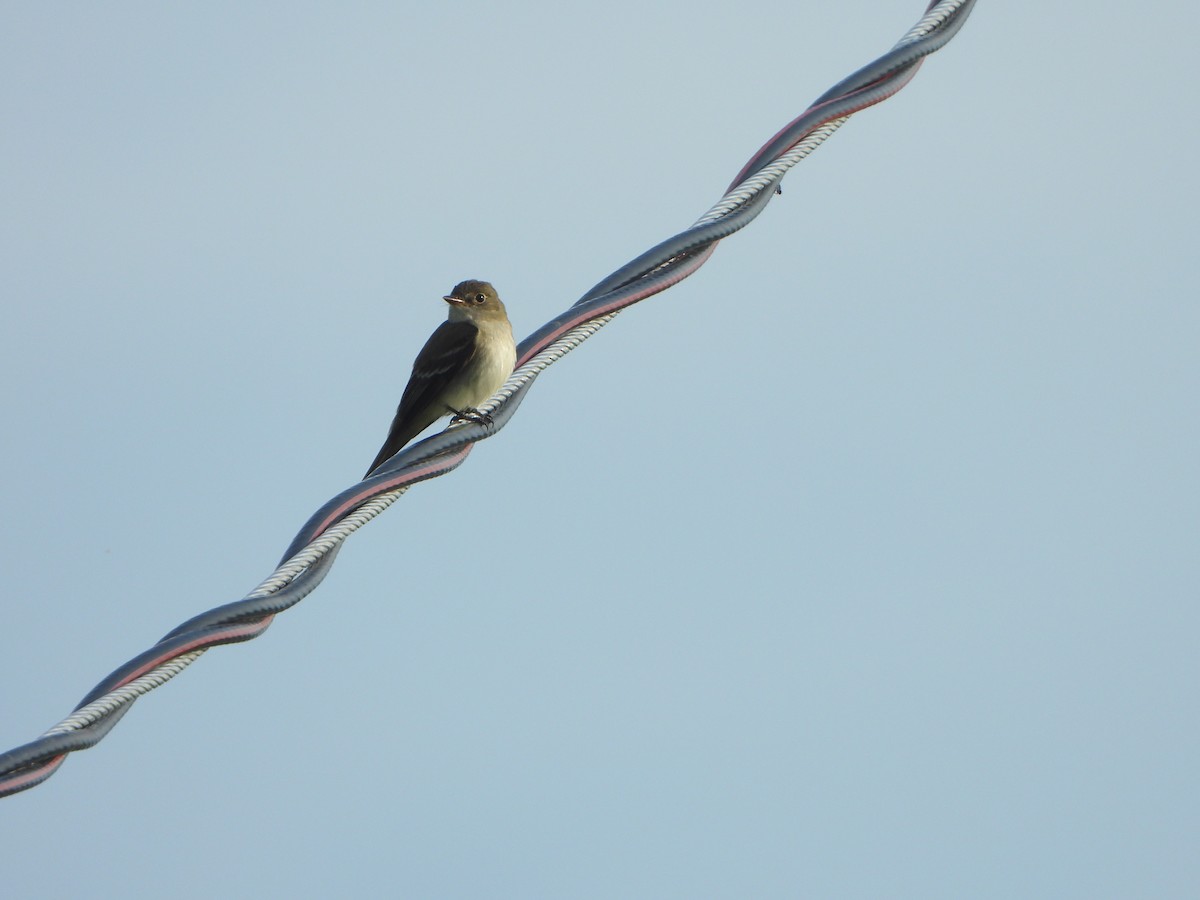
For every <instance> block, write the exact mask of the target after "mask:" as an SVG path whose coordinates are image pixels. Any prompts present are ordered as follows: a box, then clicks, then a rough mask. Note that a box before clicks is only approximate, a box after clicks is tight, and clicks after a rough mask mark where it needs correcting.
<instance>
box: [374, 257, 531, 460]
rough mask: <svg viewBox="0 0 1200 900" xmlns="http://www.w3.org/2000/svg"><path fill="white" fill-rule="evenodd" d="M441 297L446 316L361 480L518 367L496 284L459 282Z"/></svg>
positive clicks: (463, 411)
mask: <svg viewBox="0 0 1200 900" xmlns="http://www.w3.org/2000/svg"><path fill="white" fill-rule="evenodd" d="M442 299H443V300H445V301H446V302H447V303H449V304H450V315H449V316H448V317H447V319H446V321H445V322H443V323H442V324H441V325H439V326H438V327H437V329H436V330H435V331H434V332H433V334H431V335H430V336H429V340H428V341H426V342H425V346H424V347H422V348H421V352H420V353H418V354H417V360H416V362H414V363H413V369H412V375H410V376H409V379H408V385H407V386H406V387H405V388H404V394H403V395H402V396H401V398H400V405H399V406H398V407H397V408H396V418H395V419H393V420H392V427H391V430H390V431H388V436H387V440H385V441H384V442H383V447H381V448H380V450H379V453H378V455H376V457H375V461H374V462H372V463H371V467H370V468H369V469H367V475H364V476H363V477H364V478H365V477H367V476H369V475H370V474H371V473H372V472H374V471H375V470H376V469H378V468H379V466H380V465H382V464H383V463H384V462H386V461H387V460H388V459H390V458H391V457H392V456H394V455H395V454H396V452H397V451H398V450H399V449H400V448H401V447H403V446H404V445H405V444H407V443H408V442H409V441H411V440H412V439H413V438H415V437H416V436H417V435H418V434H420V433H421V432H422V431H424V430H425V429H426V428H428V427H429V426H430V425H431V424H432V423H433V422H435V421H437V420H438V419H440V418H441V417H442V416H447V415H453V416H466V417H469V416H470V415H471V412H472V410H473V407H475V406H476V405H477V404H479V403H482V402H483V401H484V400H486V399H487V398H488V397H490V396H492V394H494V393H496V390H497V389H498V388H499V387H500V385H502V384H504V382H505V380H506V379H507V378H508V376H509V375H511V374H512V370H513V366H514V365H516V362H517V345H516V343H515V342H514V341H513V332H512V325H510V324H509V322H508V314H507V313H506V312H505V310H504V304H503V303H501V302H500V297H499V295H498V294H497V293H496V289H495V288H493V287H492V286H491V285H490V284H488V283H487V282H486V281H474V280H472V281H463V282H461V283H459V284H457V285H455V287H454V290H452V291H451V292H450V293H449V294H447V295H446V296H445V297H443V298H442Z"/></svg>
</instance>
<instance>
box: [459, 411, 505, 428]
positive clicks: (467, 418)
mask: <svg viewBox="0 0 1200 900" xmlns="http://www.w3.org/2000/svg"><path fill="white" fill-rule="evenodd" d="M451 412H453V413H454V416H453V417H452V418H451V419H450V424H451V425H453V424H454V423H455V422H469V423H470V424H472V425H484V426H487V427H490V426H492V425H495V424H496V422H495V420H494V419H493V418H492V414H491V413H485V412H480V411H479V410H477V409H475V407H473V406H469V407H467V408H466V409H454V410H451Z"/></svg>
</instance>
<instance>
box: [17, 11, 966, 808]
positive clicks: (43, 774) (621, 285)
mask: <svg viewBox="0 0 1200 900" xmlns="http://www.w3.org/2000/svg"><path fill="white" fill-rule="evenodd" d="M974 3H975V0H941V2H938V0H934V2H932V3H930V4H929V6H928V7H927V9H926V12H925V14H924V15H923V16H922V18H921V20H920V21H919V22H917V24H916V25H914V26H913V27H912V28H910V29H909V30H908V32H906V34H905V36H904V37H903V38H901V40H900V41H899V42H898V43H897V44H896V45H895V46H894V47H893V48H892V50H890V51H889V52H888V53H886V54H884V55H883V56H881V57H880V58H879V59H877V60H876V61H874V62H873V63H870V64H868V65H867V66H865V67H863V68H862V69H859V70H858V71H857V72H855V73H853V74H852V75H850V76H848V77H847V78H845V79H843V80H842V81H841V82H839V83H838V84H837V85H835V86H834V87H833V88H830V89H829V90H828V91H826V92H825V93H824V94H823V95H821V97H819V98H818V99H817V101H816V102H814V104H813V105H812V106H810V107H809V109H808V110H806V111H805V112H804V113H803V114H801V116H799V117H798V118H797V119H795V120H793V122H792V123H790V124H789V125H787V126H785V128H784V129H783V130H781V131H780V132H779V133H778V134H777V135H776V136H775V137H774V138H772V139H771V140H770V141H768V143H767V144H765V145H764V146H763V147H762V148H761V149H760V150H759V151H758V152H757V153H756V154H755V155H754V156H753V157H752V158H751V160H750V161H749V162H748V163H747V164H746V166H745V167H744V168H743V170H742V172H741V173H739V175H738V177H737V178H735V179H734V182H733V183H732V184H731V185H730V187H729V189H728V190H727V191H726V193H725V195H724V196H723V197H722V198H721V199H720V200H719V201H718V202H717V203H716V204H715V205H714V206H712V207H711V208H710V209H709V210H708V211H707V212H706V213H704V215H702V216H701V217H700V218H699V219H698V220H696V222H695V223H694V224H693V225H692V226H690V227H689V228H687V229H685V230H684V231H682V232H680V233H679V234H678V235H675V236H674V237H672V238H669V239H668V240H666V241H663V242H661V243H660V244H658V245H656V246H655V247H653V248H651V249H650V250H648V251H646V252H645V253H643V254H642V255H641V256H639V257H637V258H636V259H635V260H633V261H631V262H630V263H627V264H626V265H625V266H622V267H621V268H620V269H618V270H616V271H615V272H613V273H612V274H611V275H609V276H607V277H606V278H605V279H603V280H602V281H600V282H599V283H597V284H596V285H595V286H594V287H593V288H592V289H591V290H589V291H588V292H587V293H585V294H584V295H583V296H582V297H581V298H580V299H579V300H578V301H576V302H575V303H574V304H573V305H572V306H571V307H570V308H569V309H568V310H567V311H566V312H565V313H564V314H562V315H561V316H559V317H557V318H556V319H553V320H551V321H550V322H548V323H546V324H545V325H543V326H542V327H541V328H540V329H538V330H537V331H536V332H534V333H533V334H532V335H530V336H529V337H528V338H526V339H525V340H524V341H522V343H521V345H520V347H519V348H518V366H517V368H516V370H515V371H514V372H513V374H512V375H511V376H510V378H509V379H508V380H507V381H506V382H505V383H504V385H502V386H501V388H500V389H499V390H498V391H497V392H496V394H495V395H494V396H492V397H491V398H490V399H488V400H487V401H486V402H485V403H484V404H483V405H481V406H480V407H479V410H480V412H481V413H482V414H483V415H482V416H481V420H480V421H470V422H466V421H461V422H452V423H451V425H450V426H449V427H448V428H446V429H445V430H444V431H442V432H439V433H438V434H435V435H432V436H431V437H429V438H426V439H424V440H422V441H420V442H417V443H414V444H411V445H409V446H408V447H406V448H404V449H402V450H401V451H400V452H399V453H397V454H396V455H395V456H394V457H392V458H391V459H390V460H388V461H387V462H385V463H383V464H382V465H381V466H380V467H379V468H378V469H377V470H376V471H375V473H374V474H372V476H371V477H369V478H367V479H365V480H364V481H362V482H360V483H359V484H356V485H354V486H352V487H350V488H347V489H346V490H345V491H342V492H341V493H340V494H338V495H337V496H335V497H334V498H332V499H331V500H329V501H328V502H327V503H325V504H324V505H323V506H322V507H321V508H320V509H319V510H317V512H316V513H314V514H313V516H312V517H310V519H309V520H308V522H307V523H305V525H304V527H303V528H301V530H300V532H299V533H298V534H297V535H296V537H295V538H294V539H293V541H292V542H291V544H290V545H289V547H288V550H287V551H286V552H285V553H284V555H283V558H282V560H281V561H280V563H279V565H278V567H277V568H276V569H275V571H274V572H272V573H271V575H269V576H268V577H267V578H266V579H264V580H263V582H262V583H260V584H259V585H258V586H257V587H256V588H254V590H252V591H251V592H250V593H249V594H247V595H246V596H245V597H244V598H243V599H241V600H238V601H234V602H232V603H227V604H225V605H223V606H219V607H217V608H215V609H212V610H209V611H207V612H205V613H202V614H201V615H198V616H195V617H193V618H192V619H189V620H188V621H186V622H184V623H182V624H181V625H179V626H178V627H176V628H175V629H173V630H172V631H171V632H169V633H168V634H166V635H165V636H164V637H163V638H162V639H161V640H160V641H159V642H158V643H157V644H155V645H154V646H153V647H151V648H150V649H149V650H147V651H145V652H144V653H142V654H140V655H139V656H137V657H135V658H134V659H132V660H130V661H129V662H127V663H126V664H125V665H123V666H122V667H120V668H119V669H117V670H115V671H114V672H112V673H111V674H110V675H109V676H108V677H107V678H105V679H104V680H103V681H101V682H100V683H99V684H98V685H97V686H96V687H95V688H93V690H92V691H91V692H90V693H89V694H88V695H87V696H86V697H85V698H84V699H83V700H82V701H81V702H80V704H79V705H78V706H77V707H76V709H75V710H74V711H73V712H72V714H71V715H70V716H68V717H67V718H65V719H63V720H62V721H61V722H59V723H58V724H56V725H54V726H53V727H52V728H50V729H49V730H47V731H46V732H45V733H44V734H43V735H42V736H41V737H40V738H38V739H37V740H35V741H33V742H31V743H29V744H26V745H24V746H21V747H17V748H14V749H13V750H10V751H8V752H7V753H4V754H0V797H3V796H7V795H8V794H12V793H15V792H17V791H21V790H25V789H27V788H30V787H33V786H34V785H37V784H40V783H41V782H42V781H44V780H45V779H46V778H48V777H49V776H50V775H52V774H53V773H54V772H55V771H57V769H58V767H59V766H60V765H61V764H62V762H63V760H64V759H65V756H66V754H67V753H69V752H72V751H74V750H80V749H85V748H87V747H90V746H93V745H94V744H95V743H97V742H98V741H99V740H101V739H102V738H103V737H104V736H105V735H106V734H107V733H108V731H110V730H111V729H112V727H113V726H114V725H115V724H116V723H117V722H118V721H119V720H120V719H121V717H122V716H123V715H124V714H125V712H126V711H127V710H128V709H129V708H130V706H131V704H132V703H133V702H134V701H135V700H136V699H138V698H139V697H141V696H143V695H145V694H146V693H149V692H150V691H151V690H154V689H155V688H157V687H159V686H160V685H162V684H165V683H166V682H167V681H169V680H170V679H171V678H173V677H175V675H177V674H178V673H179V672H182V671H183V670H184V669H185V668H187V667H188V666H189V665H190V664H191V663H192V662H194V661H195V660H196V659H198V658H199V657H200V656H201V655H203V654H204V653H205V652H206V651H207V650H208V649H209V648H210V647H214V646H217V645H219V644H226V643H236V642H240V641H246V640H251V639H253V638H255V637H257V636H258V635H259V634H261V633H262V632H263V631H265V630H266V629H267V627H269V626H270V624H271V621H272V620H273V619H274V617H275V615H276V614H277V613H279V612H282V611H283V610H286V609H288V608H290V607H291V606H293V605H295V604H296V603H298V602H299V601H300V600H302V599H303V598H304V597H305V596H307V595H308V594H309V593H311V592H312V591H313V590H315V589H316V587H317V586H318V585H319V584H320V583H321V581H322V580H323V578H324V577H325V574H326V573H327V572H328V571H329V569H330V567H331V566H332V565H333V562H334V560H335V559H336V557H337V553H338V550H339V549H340V547H341V545H342V544H343V542H344V541H345V540H346V539H347V538H348V537H349V536H350V535H351V534H353V533H354V532H355V531H357V530H358V529H359V528H361V527H362V526H363V525H365V524H366V523H367V522H369V521H370V520H371V519H373V518H375V517H376V516H378V515H379V514H380V513H382V512H383V511H384V510H385V509H387V508H388V507H389V506H391V505H392V504H393V503H394V502H395V501H396V500H398V499H399V498H400V496H401V495H402V494H404V493H405V492H406V491H407V490H408V488H409V487H411V486H412V485H413V484H416V483H417V482H419V481H424V480H427V479H429V478H436V477H439V476H441V475H444V474H446V473H447V472H450V471H452V470H454V469H455V468H457V467H458V466H459V465H461V464H462V463H463V461H465V459H466V457H467V455H468V454H469V453H470V450H471V448H472V446H473V445H474V444H475V443H476V442H478V441H480V440H484V439H486V438H488V437H490V436H492V435H493V434H495V433H496V432H498V431H499V430H500V429H501V428H503V427H504V426H505V425H506V424H507V422H508V421H509V420H510V419H511V418H512V416H513V414H514V413H515V412H516V410H517V408H518V407H519V406H520V403H521V401H522V399H523V398H524V396H525V393H526V392H527V391H528V389H529V387H530V386H531V385H532V384H533V382H534V381H535V380H536V379H537V377H538V376H539V375H540V374H541V373H542V372H544V371H545V370H546V369H547V368H548V367H549V366H551V365H553V364H554V363H555V362H557V361H558V360H560V359H561V358H562V357H563V356H565V355H566V354H567V353H570V352H571V351H572V350H574V349H576V348H577V347H579V346H580V345H581V344H582V343H583V342H584V341H586V340H587V339H588V338H590V337H591V336H592V335H594V334H595V333H596V332H598V331H599V330H600V329H601V328H602V327H604V326H605V325H606V324H608V323H609V322H611V321H612V320H613V319H614V318H615V317H616V316H617V314H618V313H619V312H620V311H621V310H622V309H624V308H626V307H627V306H630V305H632V304H634V303H637V302H640V301H641V300H644V299H645V298H647V297H649V296H652V295H654V294H656V293H659V292H660V291H663V290H666V289H667V288H669V287H671V286H672V285H674V284H677V283H678V282H679V281H682V280H683V279H684V278H687V277H688V276H689V275H691V274H692V273H694V272H695V271H696V270H697V269H699V268H700V266H702V265H703V264H704V263H705V262H706V261H707V259H708V258H709V256H711V255H712V253H713V252H714V250H715V248H716V245H717V243H718V242H719V241H720V240H722V239H723V238H725V237H728V236H729V235H730V234H733V233H734V232H736V231H738V230H740V229H741V228H744V227H745V226H746V225H747V224H749V223H750V222H751V221H753V219H754V218H755V217H756V216H757V215H758V214H759V213H760V212H761V211H762V210H763V209H764V208H765V206H766V204H767V203H768V202H769V201H770V199H771V198H772V196H773V195H774V192H775V189H776V188H777V187H778V185H779V182H780V180H781V179H782V178H783V176H784V175H785V174H786V173H787V171H788V170H789V169H791V168H792V167H793V166H794V165H796V164H797V163H798V162H800V161H801V160H803V159H804V158H806V157H807V156H808V155H809V154H810V153H812V151H813V150H815V149H816V148H817V147H818V146H820V145H821V144H822V143H823V142H824V141H825V140H827V139H828V138H829V137H830V136H831V135H832V134H833V133H834V132H835V131H836V130H837V129H838V128H839V127H840V126H841V125H842V124H843V123H844V122H845V121H846V120H847V119H848V118H849V117H850V116H851V115H852V114H853V113H855V112H857V111H859V110H861V109H864V108H866V107H868V106H872V105H874V104H876V103H879V102H880V101H882V100H884V99H887V98H888V97H890V96H892V95H893V94H895V93H896V92H897V91H899V90H900V89H901V88H903V87H904V86H905V85H906V84H907V83H908V82H909V81H910V80H911V79H912V77H913V76H914V75H915V73H916V70H917V68H918V67H919V66H920V64H921V61H922V60H923V59H924V57H925V56H927V55H928V54H930V53H932V52H934V51H936V50H938V49H940V48H941V47H942V46H944V45H945V44H946V43H947V42H948V41H949V40H950V39H951V38H952V37H953V36H954V35H955V34H956V33H957V31H958V29H959V28H961V26H962V23H963V22H964V21H965V19H966V17H967V16H968V15H969V13H970V11H971V9H972V7H973V6H974Z"/></svg>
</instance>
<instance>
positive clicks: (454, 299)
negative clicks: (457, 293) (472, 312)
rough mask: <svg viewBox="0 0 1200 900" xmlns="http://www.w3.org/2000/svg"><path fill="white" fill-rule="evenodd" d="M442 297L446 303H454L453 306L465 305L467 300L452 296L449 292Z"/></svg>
mask: <svg viewBox="0 0 1200 900" xmlns="http://www.w3.org/2000/svg"><path fill="white" fill-rule="evenodd" d="M442 299H443V300H445V301H446V302H447V303H450V304H452V305H454V306H466V305H467V301H466V300H459V299H458V298H457V297H454V296H452V295H450V294H447V295H446V296H445V297H443V298H442Z"/></svg>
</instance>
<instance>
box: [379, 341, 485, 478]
mask: <svg viewBox="0 0 1200 900" xmlns="http://www.w3.org/2000/svg"><path fill="white" fill-rule="evenodd" d="M478 333H479V329H478V328H476V327H475V326H474V325H472V324H471V323H470V322H443V323H442V324H441V325H439V326H438V327H437V329H436V330H435V331H434V332H433V334H431V335H430V336H429V340H428V341H426V342H425V346H424V347H422V348H421V352H420V353H418V354H417V361H416V362H414V363H413V369H412V375H411V376H410V377H409V379H408V384H407V385H406V386H405V388H404V394H403V395H402V396H401V397H400V405H399V406H398V407H397V408H396V418H394V419H393V420H392V427H391V429H390V430H389V431H388V436H387V440H385V441H384V442H383V446H382V447H381V448H380V449H379V453H378V454H376V456H375V461H374V462H372V463H371V467H370V468H369V469H367V475H370V474H371V473H372V472H374V471H375V470H376V469H377V468H379V466H380V464H381V463H384V462H386V461H387V460H388V459H391V457H393V456H395V454H396V453H397V452H398V451H399V450H400V448H401V447H403V446H404V445H405V444H407V443H408V442H409V441H411V440H412V439H413V438H414V437H416V436H417V435H418V434H420V433H421V432H422V431H424V430H425V429H426V428H428V427H429V425H430V424H431V423H432V422H434V421H436V420H437V419H438V418H440V417H441V416H444V415H445V414H446V412H447V410H446V407H445V405H444V404H443V403H442V402H441V397H442V395H443V394H444V393H445V391H446V388H447V386H448V385H449V384H450V382H451V381H452V380H453V379H454V377H455V376H456V375H458V373H459V372H461V371H462V370H463V367H464V366H466V364H467V362H468V361H469V360H470V359H471V357H472V355H474V353H475V335H476V334H478ZM363 477H364V478H365V477H366V476H363Z"/></svg>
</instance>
